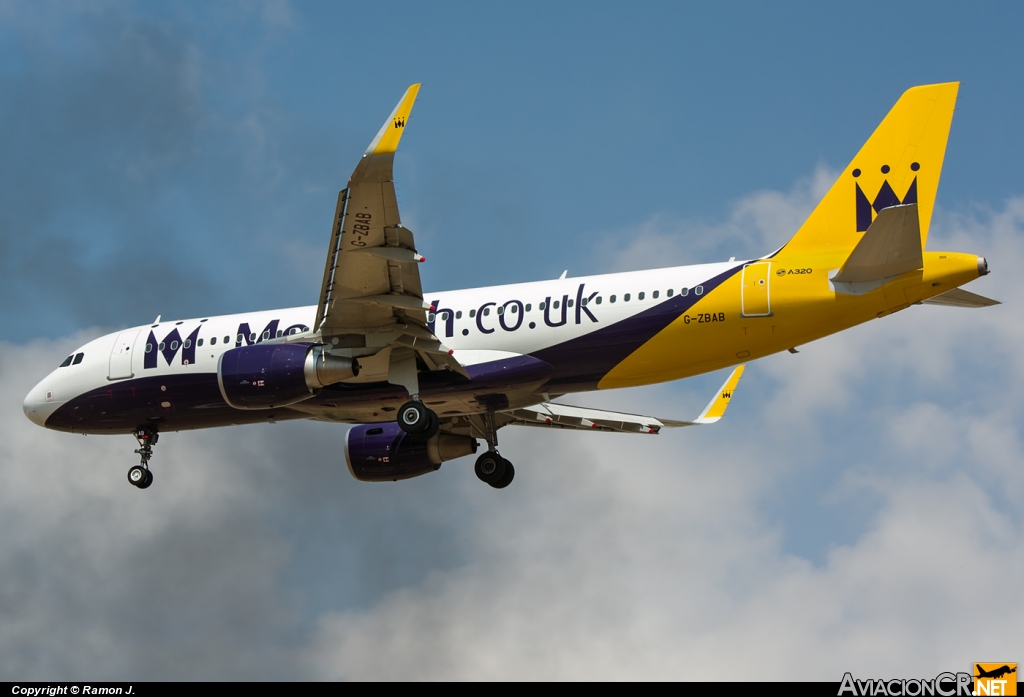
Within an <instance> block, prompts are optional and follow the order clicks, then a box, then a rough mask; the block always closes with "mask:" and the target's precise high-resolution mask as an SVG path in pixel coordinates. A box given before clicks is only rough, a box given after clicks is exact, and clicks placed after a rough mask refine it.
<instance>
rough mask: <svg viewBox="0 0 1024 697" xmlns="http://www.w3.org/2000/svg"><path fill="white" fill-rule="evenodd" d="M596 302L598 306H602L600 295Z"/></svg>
mask: <svg viewBox="0 0 1024 697" xmlns="http://www.w3.org/2000/svg"><path fill="white" fill-rule="evenodd" d="M594 302H596V303H597V304H598V305H600V304H601V296H600V295H599V296H597V300H595V301H594Z"/></svg>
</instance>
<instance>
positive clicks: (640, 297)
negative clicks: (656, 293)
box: [636, 292, 644, 300]
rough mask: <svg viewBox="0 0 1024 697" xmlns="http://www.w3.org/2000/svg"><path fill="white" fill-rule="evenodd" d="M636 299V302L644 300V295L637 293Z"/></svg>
mask: <svg viewBox="0 0 1024 697" xmlns="http://www.w3.org/2000/svg"><path fill="white" fill-rule="evenodd" d="M636 299H637V300H643V299H644V294H643V293H642V292H641V293H637V295H636Z"/></svg>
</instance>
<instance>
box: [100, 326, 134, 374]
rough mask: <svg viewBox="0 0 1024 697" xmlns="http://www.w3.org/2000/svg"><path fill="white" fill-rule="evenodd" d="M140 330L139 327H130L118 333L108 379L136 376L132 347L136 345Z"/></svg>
mask: <svg viewBox="0 0 1024 697" xmlns="http://www.w3.org/2000/svg"><path fill="white" fill-rule="evenodd" d="M140 331H141V330H139V329H129V330H128V331H126V332H121V333H120V334H118V335H117V338H116V339H115V340H114V348H113V349H111V351H110V366H109V370H108V372H107V379H108V380H123V379H124V378H130V377H134V376H135V373H133V372H132V353H133V350H132V347H133V346H134V345H135V337H136V336H138V334H139V332H140Z"/></svg>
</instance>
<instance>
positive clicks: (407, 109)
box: [364, 82, 420, 157]
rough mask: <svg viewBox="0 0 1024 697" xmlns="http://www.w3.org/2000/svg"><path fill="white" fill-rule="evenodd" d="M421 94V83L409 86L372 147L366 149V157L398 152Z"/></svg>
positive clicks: (378, 133)
mask: <svg viewBox="0 0 1024 697" xmlns="http://www.w3.org/2000/svg"><path fill="white" fill-rule="evenodd" d="M419 92H420V83H418V82H417V83H416V84H415V85H410V86H409V89H407V90H406V91H405V94H404V95H402V99H401V101H399V102H398V105H397V106H396V107H395V110H394V111H392V112H391V116H389V117H388V120H387V121H385V122H384V125H383V126H381V127H380V130H379V131H377V137H376V138H374V139H373V141H372V142H371V143H370V147H368V148H367V149H366V153H365V154H364V157H373V156H375V155H389V154H393V153H394V152H395V151H396V150H398V141H400V140H401V139H402V133H403V132H404V131H405V122H406V121H407V120H408V119H409V114H410V113H411V112H412V105H413V104H414V103H415V102H416V95H417V94H419Z"/></svg>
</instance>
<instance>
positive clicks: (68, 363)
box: [60, 355, 74, 368]
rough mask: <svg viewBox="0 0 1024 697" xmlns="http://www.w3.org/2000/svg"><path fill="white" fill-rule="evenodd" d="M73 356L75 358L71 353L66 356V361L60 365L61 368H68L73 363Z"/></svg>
mask: <svg viewBox="0 0 1024 697" xmlns="http://www.w3.org/2000/svg"><path fill="white" fill-rule="evenodd" d="M73 358H74V355H71V356H68V357H67V358H65V359H64V362H63V363H61V364H60V367H61V368H67V367H68V366H69V365H71V360H72V359H73Z"/></svg>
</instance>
